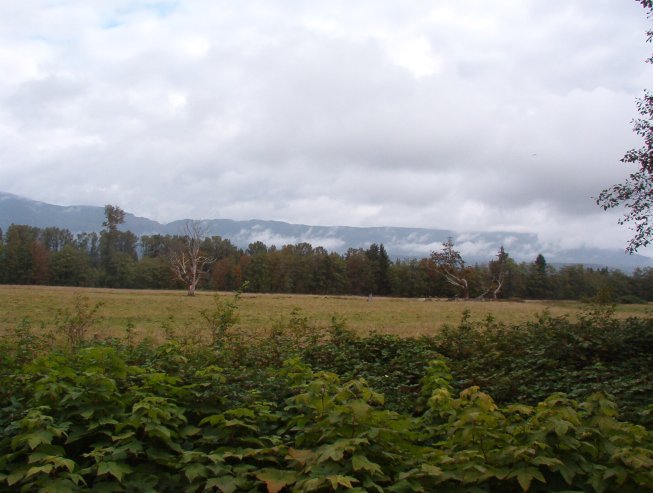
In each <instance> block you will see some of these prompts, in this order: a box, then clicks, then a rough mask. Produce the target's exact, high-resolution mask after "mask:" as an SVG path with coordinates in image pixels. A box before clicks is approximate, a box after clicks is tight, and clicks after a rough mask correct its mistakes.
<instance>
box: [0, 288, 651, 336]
mask: <svg viewBox="0 0 653 493" xmlns="http://www.w3.org/2000/svg"><path fill="white" fill-rule="evenodd" d="M215 295H216V294H215V293H211V292H198V293H197V295H196V296H195V297H188V296H186V295H185V292H183V291H152V290H122V289H96V288H63V287H49V286H0V331H7V330H11V329H12V328H13V327H15V326H16V325H17V324H19V323H20V322H21V320H23V319H24V318H29V319H30V320H31V322H32V323H33V325H34V326H39V325H40V324H43V325H44V327H45V328H46V329H47V328H52V327H54V321H55V319H56V316H57V311H58V310H59V309H60V308H62V307H67V306H68V307H69V306H72V305H73V303H74V300H75V298H76V297H78V296H83V297H86V298H88V300H89V303H90V304H92V305H93V304H95V303H100V302H101V303H103V306H102V308H101V309H100V311H99V314H100V316H101V317H102V318H101V320H100V321H99V322H98V323H97V324H96V325H95V326H94V327H93V329H92V330H91V334H94V335H97V336H99V337H108V336H113V337H123V336H124V335H125V334H126V328H127V327H128V326H129V325H132V326H133V331H134V334H135V335H136V337H146V336H147V337H151V338H153V339H154V340H156V341H161V340H163V339H164V337H165V327H170V328H172V329H173V330H174V331H175V332H176V333H178V334H179V333H182V334H183V333H194V332H197V331H198V330H200V331H201V330H202V329H203V325H202V322H201V319H200V316H199V314H200V311H201V310H203V309H211V308H212V306H213V305H214V296H215ZM218 296H221V297H226V298H230V297H231V296H232V295H231V294H230V293H220V294H219V295H218ZM239 307H240V309H239V313H240V322H239V324H238V326H239V327H241V328H243V329H247V330H254V331H261V330H266V329H268V328H270V327H271V326H272V325H273V324H274V323H275V322H278V321H280V320H283V319H287V318H288V317H289V315H290V313H291V312H292V310H293V309H296V308H298V309H299V310H301V313H302V315H303V316H305V317H307V318H308V319H309V321H310V322H311V323H315V324H316V325H318V326H325V327H326V326H328V325H329V324H330V322H331V319H332V317H333V316H337V317H339V318H342V319H344V320H345V321H346V325H347V327H348V328H349V329H352V330H354V331H356V332H358V333H361V334H365V333H368V332H370V331H376V332H379V333H390V334H398V335H401V336H419V335H432V334H434V333H436V332H437V331H438V330H439V329H440V328H441V327H442V326H443V325H444V324H456V323H458V321H459V320H460V318H461V316H462V313H463V311H464V310H466V309H467V310H469V311H470V313H471V317H472V319H473V320H479V319H483V318H486V317H487V316H488V315H491V316H492V317H494V318H495V319H496V320H498V321H501V322H505V323H521V322H525V321H527V320H533V319H534V318H535V317H536V316H537V315H538V314H540V313H542V312H543V311H544V310H548V311H549V313H550V314H551V315H553V316H558V315H565V314H568V315H570V316H572V317H574V316H576V315H577V314H578V313H580V311H581V310H583V309H584V308H585V307H586V305H583V304H580V303H576V302H545V301H541V302H540V301H529V302H477V301H469V302H462V301H454V302H452V301H424V300H421V299H404V298H382V297H375V298H374V299H373V300H372V301H371V302H368V299H367V297H357V296H312V295H284V294H249V293H245V294H243V296H242V298H241V300H240V303H239ZM645 310H646V307H642V306H624V307H620V308H619V310H618V316H621V317H626V316H633V315H642V314H643V313H644V311H645Z"/></svg>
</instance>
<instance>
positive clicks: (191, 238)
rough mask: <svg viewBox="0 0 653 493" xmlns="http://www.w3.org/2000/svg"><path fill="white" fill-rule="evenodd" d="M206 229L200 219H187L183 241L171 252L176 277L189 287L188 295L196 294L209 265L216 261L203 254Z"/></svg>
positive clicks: (170, 256) (171, 262) (171, 263)
mask: <svg viewBox="0 0 653 493" xmlns="http://www.w3.org/2000/svg"><path fill="white" fill-rule="evenodd" d="M204 233H205V231H204V230H203V229H202V226H201V224H200V223H199V221H186V223H185V225H184V236H183V238H182V241H181V242H180V243H179V244H178V245H177V246H175V247H173V249H172V251H171V252H170V255H169V258H170V265H171V267H172V272H173V274H174V276H175V278H176V279H179V280H180V281H181V282H183V283H184V284H185V285H186V286H187V288H188V296H195V289H196V288H197V284H198V283H199V282H200V280H201V279H202V278H204V277H206V275H207V272H208V267H209V266H210V265H211V264H212V263H213V262H215V259H214V258H212V257H207V256H205V255H202V252H201V248H200V247H201V245H202V241H203V240H204Z"/></svg>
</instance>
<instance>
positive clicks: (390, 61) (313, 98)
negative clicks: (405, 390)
mask: <svg viewBox="0 0 653 493" xmlns="http://www.w3.org/2000/svg"><path fill="white" fill-rule="evenodd" d="M646 29H647V20H646V17H645V13H644V11H643V9H642V8H641V7H640V6H639V4H638V3H637V2H635V1H630V2H629V1H626V2H614V1H598V2H597V1H592V2H590V1H588V0H565V1H563V0H554V1H547V2H542V1H538V0H524V1H520V2H516V1H513V0H496V1H492V2H486V1H480V0H464V1H458V0H442V1H438V2H426V1H414V2H402V3H398V2H389V1H383V0H382V1H377V0H375V1H373V2H372V1H361V2H347V1H344V0H333V1H317V2H296V1H274V0H273V1H262V0H261V1H245V2H227V1H208V0H194V1H193V0H188V1H186V0H180V1H176V2H173V1H164V2H149V1H148V2H139V1H127V0H122V1H119V0H103V1H97V0H96V1H89V0H84V1H81V0H77V1H75V0H70V1H66V0H62V1H57V2H51V1H47V0H41V1H38V0H23V1H20V2H4V3H3V4H2V5H1V6H0V71H1V72H2V73H3V77H2V78H0V103H1V104H0V163H1V164H0V190H3V191H6V192H11V193H16V194H20V195H24V196H27V197H29V198H33V199H37V200H43V201H47V202H52V203H57V204H92V205H104V204H105V203H113V204H118V205H120V206H121V207H123V208H124V209H126V210H128V211H130V212H134V213H136V214H138V215H141V216H148V217H151V218H153V219H156V220H160V221H164V222H165V221H171V220H174V219H179V218H184V217H194V218H213V217H225V218H232V219H250V218H261V219H277V220H283V221H288V222H299V223H306V224H325V225H336V224H337V225H351V226H384V225H394V226H411V227H425V228H442V229H452V230H457V231H473V230H481V231H498V230H508V231H516V232H535V233H537V234H538V235H540V237H541V238H542V239H543V241H546V242H551V243H555V244H558V245H561V246H564V247H575V246H580V245H588V246H599V247H618V248H621V247H624V246H625V243H626V240H627V238H628V236H629V232H628V230H627V229H625V228H623V227H619V226H617V225H616V219H617V217H618V216H617V215H616V214H608V213H604V212H602V211H600V210H599V209H598V208H597V207H596V206H595V205H594V204H593V200H592V196H596V195H597V194H598V193H599V192H600V190H601V189H602V188H605V187H606V186H609V185H611V184H613V183H616V182H618V181H621V180H622V179H623V177H625V176H626V174H627V172H628V169H627V168H626V167H625V166H623V165H620V163H619V159H620V158H621V156H622V155H623V153H624V152H625V151H626V150H627V149H628V148H629V147H632V146H636V145H638V141H637V138H636V137H635V136H634V135H633V134H632V132H631V129H630V123H629V122H630V120H631V119H632V118H633V117H635V116H636V112H635V104H634V99H635V98H636V97H637V96H639V95H641V92H642V90H643V89H644V88H646V87H651V86H653V84H652V82H653V81H652V80H651V77H650V75H651V72H650V70H651V68H650V67H649V66H647V65H646V64H645V63H644V59H645V58H646V57H647V55H648V52H649V51H650V50H651V48H652V47H651V46H650V45H646V44H645V34H644V33H645V31H646Z"/></svg>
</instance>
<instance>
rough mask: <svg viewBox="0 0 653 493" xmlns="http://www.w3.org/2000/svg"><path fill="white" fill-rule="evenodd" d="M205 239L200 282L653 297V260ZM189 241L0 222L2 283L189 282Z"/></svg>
mask: <svg viewBox="0 0 653 493" xmlns="http://www.w3.org/2000/svg"><path fill="white" fill-rule="evenodd" d="M106 224H108V223H106ZM199 239H200V240H201V242H200V244H199V245H198V246H199V252H200V253H201V255H202V256H203V257H204V258H206V259H207V260H209V261H208V262H207V263H206V264H205V266H204V268H203V270H202V271H201V272H200V273H199V277H200V279H199V284H198V288H199V289H211V290H234V289H237V288H239V287H240V286H241V285H242V284H243V283H244V282H248V283H249V288H248V289H249V290H250V291H253V292H276V293H308V294H353V295H365V296H367V295H369V294H373V295H387V296H406V297H452V298H453V297H462V298H464V297H470V298H476V297H483V298H496V299H507V298H528V299H583V298H592V297H596V296H599V297H602V300H603V301H621V302H629V301H630V302H632V301H637V299H638V298H639V299H642V300H649V301H650V300H653V269H651V268H640V269H636V270H635V271H634V272H632V273H630V274H625V273H623V272H620V271H617V270H609V269H607V268H606V269H593V268H586V267H583V266H581V265H566V266H562V267H553V266H551V265H549V264H548V263H547V261H546V259H545V258H544V257H543V256H542V255H538V256H537V257H536V258H534V259H533V261H532V262H520V263H517V262H515V261H514V260H513V259H512V258H511V257H510V252H507V251H505V250H503V248H502V249H500V250H499V251H498V252H497V255H496V257H495V259H494V260H492V261H490V262H488V263H486V264H475V265H468V264H467V263H466V262H465V259H464V258H462V257H461V256H460V253H459V252H458V251H457V250H456V247H455V245H453V243H452V242H446V243H445V244H443V245H442V249H441V250H439V251H434V252H432V253H431V255H429V256H428V257H424V258H414V259H407V260H403V259H394V260H393V259H391V258H389V256H388V254H387V252H386V250H385V248H384V246H383V245H382V244H372V245H370V246H369V247H368V248H366V249H363V248H359V249H349V250H348V251H347V252H346V253H345V254H340V253H335V252H330V251H328V250H326V249H325V248H322V247H320V246H313V245H311V244H308V243H298V244H293V245H285V246H283V247H281V248H277V247H275V246H268V245H266V244H264V243H262V242H256V243H252V244H250V245H249V246H248V247H247V248H246V249H242V248H238V247H236V246H234V245H233V244H232V243H231V242H230V241H229V240H227V239H224V238H221V237H220V236H211V237H201V238H199ZM186 240H188V237H183V236H179V235H175V236H173V235H153V236H142V237H137V236H136V235H134V234H133V233H131V232H129V231H121V230H119V229H117V228H116V227H115V226H113V227H111V226H106V227H105V229H104V230H102V232H101V233H100V234H97V233H82V234H76V235H74V234H73V233H71V232H70V231H69V230H66V229H60V228H54V227H50V228H37V227H31V226H26V225H12V226H10V227H9V228H8V229H7V231H4V232H2V231H0V282H1V283H4V284H49V285H61V286H100V287H114V288H149V289H175V288H185V287H186V286H185V284H184V283H182V282H181V281H180V280H179V279H177V278H175V276H174V275H173V270H172V262H171V259H172V258H173V253H174V252H175V251H179V249H180V248H183V247H184V244H185V241H186Z"/></svg>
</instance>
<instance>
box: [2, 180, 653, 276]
mask: <svg viewBox="0 0 653 493" xmlns="http://www.w3.org/2000/svg"><path fill="white" fill-rule="evenodd" d="M103 221H104V207H97V206H85V205H75V206H60V205H52V204H46V203H44V202H37V201H34V200H30V199H27V198H24V197H19V196H17V195H13V194H9V193H3V192H0V228H2V230H3V231H6V230H7V228H8V227H9V226H10V225H11V224H12V223H14V224H27V225H30V226H37V227H40V228H44V227H48V226H56V227H59V228H66V229H69V230H70V231H72V232H73V233H81V232H91V231H96V232H99V231H100V230H101V229H102V222H103ZM184 223H185V221H184V220H180V221H174V222H171V223H168V224H161V223H158V222H156V221H153V220H151V219H147V218H144V217H138V216H135V215H133V214H130V213H126V215H125V224H124V225H122V227H121V229H125V230H127V229H128V230H130V231H132V232H133V233H134V234H136V235H138V236H142V235H152V234H172V235H174V234H181V233H182V231H183V226H184ZM201 223H202V227H203V229H204V230H205V231H206V233H207V234H208V235H210V236H212V235H219V236H221V237H223V238H228V239H229V240H230V241H231V242H232V243H233V244H235V245H236V246H238V247H241V248H246V247H247V245H249V244H250V243H253V242H255V241H262V242H263V243H265V244H266V245H277V246H282V245H286V244H296V243H299V242H306V243H310V244H311V245H313V246H314V247H317V246H322V247H324V248H326V249H327V250H329V251H335V252H339V253H344V252H346V251H347V249H348V248H366V247H368V246H369V245H370V244H372V243H379V244H380V243H383V245H384V246H385V248H386V250H387V251H388V254H389V255H390V257H391V258H413V257H417V258H420V257H425V256H427V255H428V254H429V253H430V252H432V251H434V250H439V249H440V248H441V246H442V243H443V242H444V241H446V240H447V238H449V237H452V238H453V239H454V242H455V244H456V248H457V249H458V250H460V252H461V253H462V254H463V256H464V258H465V260H466V261H467V262H468V263H476V262H479V263H481V262H487V261H488V260H490V259H491V258H493V256H494V255H495V254H496V252H497V250H498V249H499V247H500V246H501V245H503V246H504V247H505V249H506V251H507V252H508V253H509V254H510V256H511V257H513V258H514V259H516V260H517V261H525V262H531V261H533V260H534V259H535V257H536V256H537V254H538V253H542V254H543V255H544V256H545V258H546V259H547V262H549V263H550V264H584V265H588V266H595V267H611V268H618V269H621V270H623V271H626V272H629V271H632V270H633V269H634V268H636V267H650V266H653V259H650V258H648V257H645V256H643V255H637V254H634V255H627V254H625V253H624V252H623V251H622V250H618V249H599V248H577V249H573V250H561V249H555V248H553V247H551V246H548V245H545V244H543V243H542V242H541V241H540V240H539V238H538V237H537V235H536V234H534V233H512V232H489V233H488V232H455V231H450V230H444V229H425V228H400V227H375V228H356V227H349V226H309V225H304V224H289V223H285V222H281V221H263V220H257V219H252V220H249V221H235V220H231V219H211V220H204V221H202V222H201Z"/></svg>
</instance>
